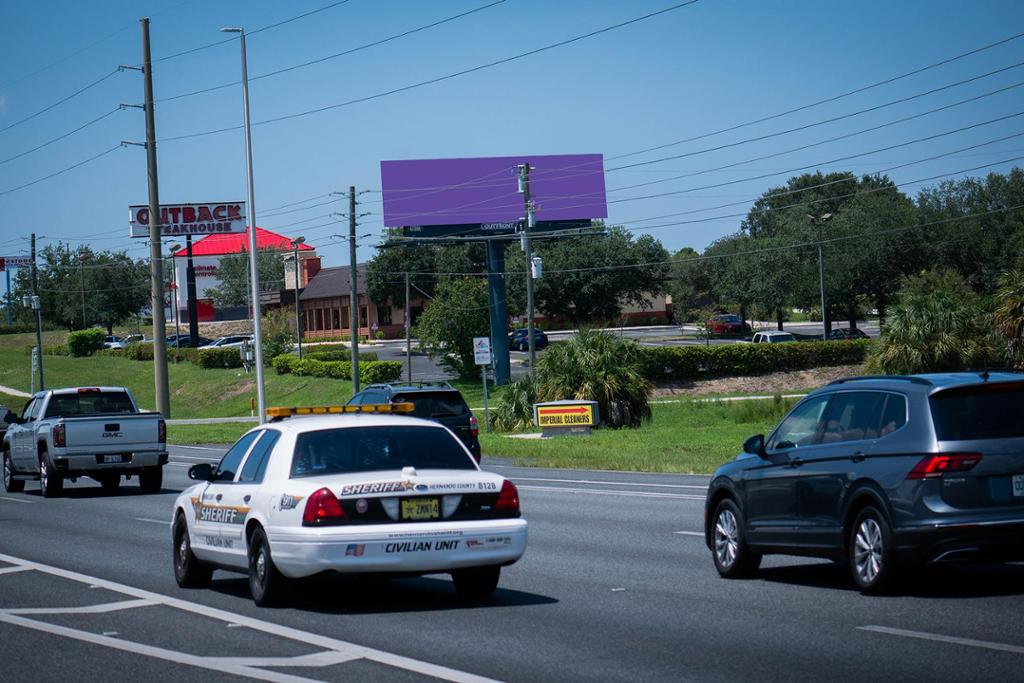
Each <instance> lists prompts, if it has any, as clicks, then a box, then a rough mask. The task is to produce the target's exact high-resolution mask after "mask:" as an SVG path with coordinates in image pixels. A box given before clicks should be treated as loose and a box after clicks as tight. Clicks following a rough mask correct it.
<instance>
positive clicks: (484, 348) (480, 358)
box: [473, 337, 491, 432]
mask: <svg viewBox="0 0 1024 683" xmlns="http://www.w3.org/2000/svg"><path fill="white" fill-rule="evenodd" d="M473 360H475V361H476V364H477V365H479V366H480V376H481V377H482V378H483V381H484V431H485V432H490V431H491V415H490V412H489V411H488V409H487V366H488V365H490V364H491V339H490V337H473Z"/></svg>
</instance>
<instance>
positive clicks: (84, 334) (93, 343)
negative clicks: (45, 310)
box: [68, 328, 107, 358]
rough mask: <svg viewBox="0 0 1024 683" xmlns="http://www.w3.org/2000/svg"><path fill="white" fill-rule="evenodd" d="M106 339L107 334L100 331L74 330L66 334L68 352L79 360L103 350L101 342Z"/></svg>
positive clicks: (94, 329)
mask: <svg viewBox="0 0 1024 683" xmlns="http://www.w3.org/2000/svg"><path fill="white" fill-rule="evenodd" d="M106 339H107V333H106V331H105V330H101V329H96V328H93V329H89V330H75V331H74V332H71V333H70V334H68V352H69V353H70V354H71V355H72V356H76V357H79V358H81V357H82V356H91V355H92V354H94V353H96V352H97V351H99V350H100V349H102V348H103V342H104V341H106Z"/></svg>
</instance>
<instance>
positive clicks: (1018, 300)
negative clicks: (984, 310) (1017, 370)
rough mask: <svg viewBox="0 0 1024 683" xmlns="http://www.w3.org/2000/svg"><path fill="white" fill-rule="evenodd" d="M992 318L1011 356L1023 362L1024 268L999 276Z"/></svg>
mask: <svg viewBox="0 0 1024 683" xmlns="http://www.w3.org/2000/svg"><path fill="white" fill-rule="evenodd" d="M992 320H993V322H994V323H995V327H996V331H997V332H999V334H1000V335H1002V336H1003V337H1004V338H1005V339H1006V340H1007V344H1008V348H1009V352H1010V356H1011V358H1013V359H1014V360H1016V362H1017V363H1018V364H1022V363H1024V269H1021V268H1018V269H1016V270H1010V271H1007V272H1005V273H1003V274H1002V275H1001V276H1000V277H999V289H998V290H997V291H996V310H995V313H994V314H993V316H992Z"/></svg>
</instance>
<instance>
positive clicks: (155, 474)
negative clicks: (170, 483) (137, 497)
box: [139, 465, 164, 493]
mask: <svg viewBox="0 0 1024 683" xmlns="http://www.w3.org/2000/svg"><path fill="white" fill-rule="evenodd" d="M163 483H164V468H163V467H161V466H160V465H153V466H151V467H143V468H142V471H141V472H139V488H140V489H141V490H142V492H143V493H160V487H161V486H163Z"/></svg>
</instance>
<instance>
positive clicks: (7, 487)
mask: <svg viewBox="0 0 1024 683" xmlns="http://www.w3.org/2000/svg"><path fill="white" fill-rule="evenodd" d="M24 490H25V482H24V481H22V480H21V479H15V478H14V463H13V462H11V452H10V451H6V450H5V451H4V491H7V493H18V492H20V491H24Z"/></svg>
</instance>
